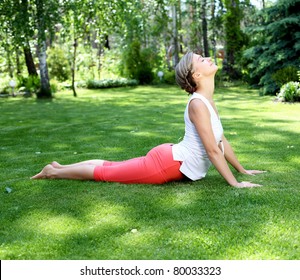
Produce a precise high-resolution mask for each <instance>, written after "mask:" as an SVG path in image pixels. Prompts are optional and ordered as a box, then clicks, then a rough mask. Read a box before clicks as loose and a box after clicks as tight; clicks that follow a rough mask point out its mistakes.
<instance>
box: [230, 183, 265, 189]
mask: <svg viewBox="0 0 300 280" xmlns="http://www.w3.org/2000/svg"><path fill="white" fill-rule="evenodd" d="M233 187H236V188H253V187H262V185H259V184H253V183H251V182H240V183H239V182H238V183H237V184H235V185H233Z"/></svg>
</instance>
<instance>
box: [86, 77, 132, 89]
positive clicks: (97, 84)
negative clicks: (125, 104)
mask: <svg viewBox="0 0 300 280" xmlns="http://www.w3.org/2000/svg"><path fill="white" fill-rule="evenodd" d="M137 85H138V81H137V80H128V79H118V80H111V79H106V80H89V81H87V83H86V87H87V88H88V89H99V88H113V87H126V86H137Z"/></svg>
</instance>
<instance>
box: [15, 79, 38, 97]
mask: <svg viewBox="0 0 300 280" xmlns="http://www.w3.org/2000/svg"><path fill="white" fill-rule="evenodd" d="M17 87H18V88H19V90H20V91H24V92H27V93H36V92H37V91H38V90H39V89H40V87H41V82H40V78H39V77H38V76H33V75H31V76H28V77H23V76H19V77H18V86H17Z"/></svg>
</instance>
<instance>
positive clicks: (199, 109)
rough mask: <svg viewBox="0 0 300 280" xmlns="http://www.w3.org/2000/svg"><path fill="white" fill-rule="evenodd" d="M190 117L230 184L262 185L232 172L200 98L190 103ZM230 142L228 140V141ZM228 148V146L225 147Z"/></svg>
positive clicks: (211, 156) (209, 153) (212, 159)
mask: <svg viewBox="0 0 300 280" xmlns="http://www.w3.org/2000/svg"><path fill="white" fill-rule="evenodd" d="M189 117H190V119H191V121H192V123H193V124H194V125H195V127H196V130H197V132H198V134H199V137H200V138H201V141H202V143H203V145H204V147H205V150H206V152H207V154H208V157H209V159H210V161H211V162H212V164H213V165H214V166H215V167H216V169H217V170H218V171H219V173H220V174H221V175H222V176H223V177H224V179H225V180H226V181H227V182H228V184H229V185H231V186H235V187H257V186H260V185H257V184H252V183H250V182H238V181H237V180H236V178H235V177H234V175H233V174H232V172H231V170H230V168H229V166H228V164H227V161H226V159H225V157H224V155H223V153H222V152H221V150H220V149H219V147H218V145H217V143H216V140H215V137H214V134H213V130H212V126H211V121H210V112H209V111H208V109H207V107H206V105H205V104H204V103H203V102H202V101H201V100H199V99H194V100H192V101H191V102H190V105H189ZM227 143H228V142H227ZM225 150H226V147H225Z"/></svg>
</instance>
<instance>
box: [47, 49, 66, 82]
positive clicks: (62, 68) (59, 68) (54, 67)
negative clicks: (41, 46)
mask: <svg viewBox="0 0 300 280" xmlns="http://www.w3.org/2000/svg"><path fill="white" fill-rule="evenodd" d="M47 54H48V58H47V63H48V67H49V75H50V77H51V78H52V79H53V78H55V79H57V80H58V81H60V82H64V81H66V80H68V79H69V78H70V77H71V68H70V63H69V61H68V58H67V56H66V52H64V51H63V50H62V49H61V48H55V47H54V48H50V49H49V50H48V53H47Z"/></svg>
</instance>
